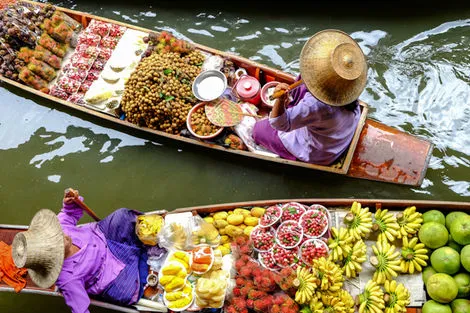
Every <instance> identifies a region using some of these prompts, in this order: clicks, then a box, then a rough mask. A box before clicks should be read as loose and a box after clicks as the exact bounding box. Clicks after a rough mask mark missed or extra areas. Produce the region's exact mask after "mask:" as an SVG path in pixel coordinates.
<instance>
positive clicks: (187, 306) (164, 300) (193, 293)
mask: <svg viewBox="0 0 470 313" xmlns="http://www.w3.org/2000/svg"><path fill="white" fill-rule="evenodd" d="M185 284H190V283H189V282H188V281H186V282H185ZM183 287H184V286H183ZM181 289H183V288H181ZM166 294H167V292H166V291H164V292H163V304H165V306H166V307H168V308H170V307H169V306H168V305H169V304H170V301H168V300H167V299H166ZM191 295H192V299H191V302H189V304H187V305H186V306H184V307H182V308H170V309H171V310H172V311H174V312H181V311H184V310H186V309H187V308H189V307H190V306H191V305H192V304H193V303H194V299H195V298H196V292H195V291H194V286H191Z"/></svg>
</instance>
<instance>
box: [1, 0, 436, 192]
mask: <svg viewBox="0 0 470 313" xmlns="http://www.w3.org/2000/svg"><path fill="white" fill-rule="evenodd" d="M24 2H30V3H34V4H37V5H44V4H42V3H37V2H32V1H24ZM57 9H58V10H60V11H62V12H64V13H66V14H68V15H69V16H71V17H73V18H74V19H76V20H77V21H79V22H81V23H82V25H83V26H86V25H88V23H89V21H90V20H91V19H97V20H101V21H105V22H110V23H114V24H118V25H122V26H125V27H128V28H131V29H135V30H140V31H144V32H147V33H149V32H151V30H149V29H145V28H141V27H138V26H134V25H130V24H125V23H122V22H118V21H114V20H110V19H106V18H102V17H98V16H94V15H91V14H87V13H83V12H78V11H74V10H70V9H65V8H60V7H57ZM195 46H196V48H197V49H200V50H202V51H205V52H208V53H210V54H214V55H219V56H222V57H223V58H226V59H229V60H231V61H233V63H234V64H235V65H236V66H238V67H243V68H245V69H246V70H247V72H248V74H249V75H252V76H254V77H256V78H258V80H260V82H267V81H272V80H276V81H281V82H286V83H289V84H291V83H293V82H294V80H295V76H294V75H292V74H289V73H286V72H282V71H280V70H277V69H274V68H272V67H268V66H266V65H263V64H259V63H256V62H254V61H251V60H249V59H246V58H244V57H240V56H237V55H233V54H230V53H228V52H223V51H219V50H216V49H213V48H210V47H206V46H203V45H200V44H195ZM0 80H2V81H4V82H6V83H8V84H11V85H13V86H15V87H18V88H20V89H22V90H26V91H28V92H31V93H33V94H35V95H38V96H40V97H42V98H45V99H49V100H51V101H52V102H55V103H57V104H59V105H63V106H66V107H68V108H71V109H74V110H78V111H81V112H84V113H87V114H90V115H92V116H95V117H98V118H100V119H103V120H106V121H110V122H112V123H115V124H117V125H120V126H123V127H124V128H130V129H136V130H138V131H142V132H144V133H148V134H151V135H156V136H161V137H166V138H169V139H172V140H177V141H179V142H184V143H189V144H193V145H197V146H200V147H205V148H208V149H210V150H213V151H219V152H225V153H230V154H235V155H240V156H245V157H248V158H251V159H259V160H262V161H269V162H275V163H280V164H283V165H287V166H295V167H301V168H306V169H309V170H317V171H324V172H330V173H335V174H339V175H345V176H348V177H353V178H362V179H367V180H374V181H382V182H389V183H395V184H404V185H411V186H419V185H421V183H422V181H423V179H424V177H425V174H426V170H427V168H428V164H429V160H430V157H431V155H432V150H433V144H432V143H431V142H429V141H428V140H426V139H422V138H419V137H417V136H413V135H410V134H407V133H405V132H403V131H400V130H398V129H394V128H392V127H389V126H387V125H384V124H382V123H380V122H378V121H374V120H372V119H370V118H368V117H367V114H368V105H367V104H366V103H364V102H362V101H360V105H361V109H362V114H361V117H360V122H359V124H358V127H357V129H356V131H355V134H354V137H353V139H352V142H351V144H350V147H349V149H348V150H347V151H346V152H345V154H344V155H343V157H342V158H341V160H340V161H339V162H338V163H336V164H334V165H332V166H323V165H316V164H309V163H305V162H301V161H291V160H286V159H282V158H277V157H271V156H266V155H261V154H256V153H253V152H250V151H241V150H234V149H229V148H227V147H224V146H221V145H217V144H214V143H211V142H205V141H202V140H199V139H197V138H188V137H184V136H181V135H173V134H169V133H166V132H163V131H157V130H153V129H150V128H147V127H140V126H138V125H135V124H133V123H130V122H128V121H125V120H121V119H119V118H117V117H114V116H111V115H108V114H106V113H102V112H100V111H96V110H93V109H90V108H87V107H84V106H80V105H77V104H74V103H71V102H67V101H64V100H62V99H59V98H56V97H53V96H51V95H48V94H45V93H42V92H40V91H38V90H35V89H33V88H31V87H28V86H26V85H23V84H21V83H18V82H15V81H12V80H10V79H7V78H6V77H3V76H1V75H0ZM312 174H314V173H313V172H312Z"/></svg>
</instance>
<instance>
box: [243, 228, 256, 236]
mask: <svg viewBox="0 0 470 313" xmlns="http://www.w3.org/2000/svg"><path fill="white" fill-rule="evenodd" d="M253 228H254V227H253V226H247V227H246V228H245V229H244V230H243V233H244V234H245V235H247V236H250V234H251V231H252V230H253Z"/></svg>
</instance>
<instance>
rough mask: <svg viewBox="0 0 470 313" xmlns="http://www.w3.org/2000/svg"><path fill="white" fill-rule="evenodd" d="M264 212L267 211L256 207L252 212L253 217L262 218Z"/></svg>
mask: <svg viewBox="0 0 470 313" xmlns="http://www.w3.org/2000/svg"><path fill="white" fill-rule="evenodd" d="M264 211H266V209H264V208H260V207H256V206H255V207H253V208H251V211H250V212H251V215H253V216H254V217H261V216H263V214H264Z"/></svg>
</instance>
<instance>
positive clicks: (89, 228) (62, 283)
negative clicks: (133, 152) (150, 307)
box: [12, 190, 148, 313]
mask: <svg viewBox="0 0 470 313" xmlns="http://www.w3.org/2000/svg"><path fill="white" fill-rule="evenodd" d="M77 197H78V192H77V191H75V190H70V191H67V192H66V193H65V196H64V200H63V208H62V210H61V211H60V213H59V214H58V216H56V215H55V214H54V213H53V212H52V211H50V210H47V209H43V210H40V211H39V212H38V213H37V214H36V215H35V216H34V218H33V220H32V222H31V225H30V227H29V230H28V231H26V232H21V233H18V234H17V235H16V236H15V239H14V241H13V244H12V249H13V259H14V261H15V264H16V265H17V266H18V267H26V268H28V273H29V275H30V277H31V279H32V280H33V282H34V283H36V284H37V285H38V286H40V287H42V288H49V287H50V286H52V285H53V284H54V283H55V284H56V286H57V287H58V288H59V291H60V292H61V293H62V295H63V296H64V299H65V302H66V303H67V305H68V306H69V307H70V309H71V311H72V313H89V309H88V307H89V305H90V297H89V295H94V296H96V297H97V298H99V299H102V300H105V301H107V302H112V303H116V304H120V305H130V304H134V303H136V302H137V301H138V300H139V299H140V298H141V297H142V294H143V287H144V285H145V283H146V279H145V278H146V277H147V274H148V266H147V252H146V251H147V250H146V248H145V246H144V245H143V244H142V243H141V242H140V241H139V239H138V237H137V235H136V234H135V222H136V216H137V215H139V214H140V213H139V212H136V211H133V210H129V209H119V210H117V211H115V212H113V213H112V214H110V215H109V216H107V217H106V218H105V219H103V220H101V221H99V222H93V223H87V224H84V225H81V226H79V227H77V223H78V221H79V220H80V218H81V217H82V215H83V211H82V209H81V207H80V206H78V205H77V204H76V202H75V201H74V199H75V198H77ZM80 198H81V197H80Z"/></svg>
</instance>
